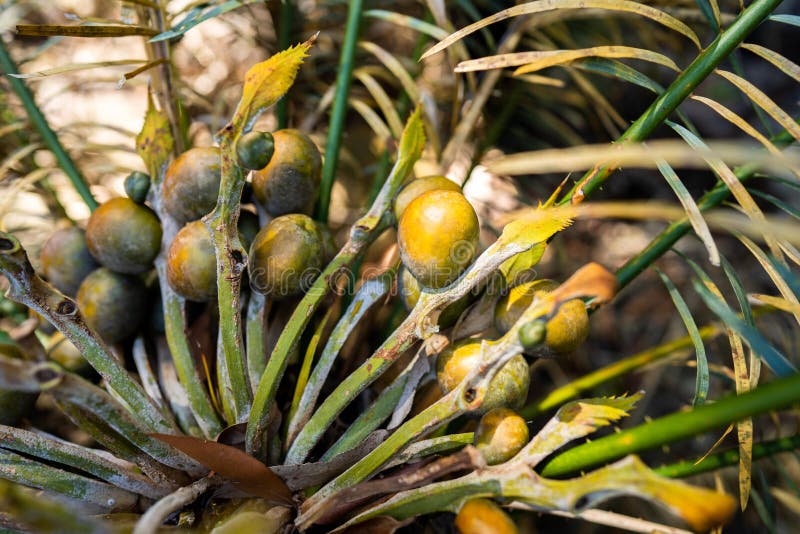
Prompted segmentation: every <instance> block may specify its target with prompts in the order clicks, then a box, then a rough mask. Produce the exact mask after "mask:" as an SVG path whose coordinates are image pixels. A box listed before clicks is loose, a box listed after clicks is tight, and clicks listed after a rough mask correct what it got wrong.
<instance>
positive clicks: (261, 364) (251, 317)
mask: <svg viewBox="0 0 800 534" xmlns="http://www.w3.org/2000/svg"><path fill="white" fill-rule="evenodd" d="M268 304H269V302H268V301H267V297H265V296H264V295H262V294H261V293H257V292H255V291H252V292H251V293H250V300H248V301H247V317H246V319H245V341H246V345H247V347H246V348H247V373H248V374H249V375H250V387H251V388H252V389H253V395H255V393H256V391H255V389H256V387H257V386H258V383H259V382H260V381H261V375H263V374H264V369H265V368H266V367H267V346H266V343H265V340H264V333H265V332H266V330H267V314H268V313H269V306H268Z"/></svg>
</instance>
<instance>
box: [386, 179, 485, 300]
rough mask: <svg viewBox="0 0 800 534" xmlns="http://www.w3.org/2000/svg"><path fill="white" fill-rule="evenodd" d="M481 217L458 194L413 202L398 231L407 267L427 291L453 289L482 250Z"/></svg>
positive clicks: (435, 194)
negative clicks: (479, 244) (480, 248)
mask: <svg viewBox="0 0 800 534" xmlns="http://www.w3.org/2000/svg"><path fill="white" fill-rule="evenodd" d="M479 230H480V225H479V223H478V216H477V215H476V214H475V210H474V209H473V208H472V205H471V204H470V203H469V201H467V199H466V198H465V197H464V195H462V194H461V193H458V192H456V191H445V190H438V191H428V192H426V193H423V194H421V195H420V196H418V197H417V198H415V199H414V200H412V201H411V203H409V205H408V206H407V207H406V209H405V211H404V212H403V216H402V218H401V219H400V223H399V224H398V227H397V244H398V246H399V248H400V257H401V259H402V260H403V264H404V265H405V266H406V267H407V268H408V270H409V271H411V274H412V275H414V278H416V279H417V281H418V282H419V283H420V284H422V285H423V286H425V287H430V288H434V289H438V288H441V287H444V286H446V285H449V284H450V283H452V282H453V281H454V280H455V279H456V278H458V276H459V275H460V274H461V273H462V272H463V271H464V269H466V267H467V266H468V265H469V264H470V263H472V260H473V258H474V257H475V253H476V252H477V249H478V232H479Z"/></svg>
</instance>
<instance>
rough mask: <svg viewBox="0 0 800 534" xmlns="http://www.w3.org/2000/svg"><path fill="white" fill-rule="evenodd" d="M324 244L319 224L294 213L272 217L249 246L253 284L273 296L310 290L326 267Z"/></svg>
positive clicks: (287, 295) (249, 265)
mask: <svg viewBox="0 0 800 534" xmlns="http://www.w3.org/2000/svg"><path fill="white" fill-rule="evenodd" d="M323 255H324V250H323V243H322V236H321V235H320V232H319V228H318V227H317V224H316V223H315V222H314V221H313V220H312V219H311V218H310V217H308V216H307V215H303V214H299V213H295V214H291V215H282V216H280V217H276V218H274V219H272V221H270V222H269V224H267V225H266V226H264V227H263V228H262V229H261V230H259V232H258V234H256V237H255V239H254V240H253V244H252V245H251V246H250V254H249V258H248V271H249V275H250V287H251V288H252V289H253V290H254V291H258V292H259V293H263V294H265V295H269V296H271V297H272V298H278V299H280V298H284V297H290V296H294V295H298V294H300V293H302V292H303V291H305V290H306V289H308V287H310V285H311V284H312V283H313V281H314V279H316V277H317V276H318V275H319V273H320V270H321V268H322V266H323Z"/></svg>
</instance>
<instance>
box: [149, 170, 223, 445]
mask: <svg viewBox="0 0 800 534" xmlns="http://www.w3.org/2000/svg"><path fill="white" fill-rule="evenodd" d="M153 170H154V171H156V172H155V174H153V176H152V177H151V179H152V181H153V184H152V187H151V188H150V196H149V200H150V202H151V204H152V205H153V209H154V210H155V212H156V214H157V215H158V217H159V219H160V220H161V226H162V228H163V232H162V242H161V250H160V251H159V254H158V256H157V257H156V260H155V266H156V273H157V274H158V285H159V288H160V290H161V305H162V307H163V310H164V333H165V335H166V338H167V346H168V347H169V352H170V355H171V356H172V362H173V363H174V365H175V371H176V372H177V374H178V380H179V381H180V385H181V386H183V388H184V390H185V391H186V396H187V397H188V399H189V407H190V408H191V410H192V413H193V414H194V417H195V419H196V421H197V424H198V425H199V426H200V428H201V429H202V431H203V434H204V435H205V437H207V438H213V437H215V436H216V435H217V434H219V433H220V432H221V431H222V422H221V421H220V418H219V416H218V415H217V412H216V410H215V409H214V406H213V405H212V404H211V399H210V397H209V394H208V390H207V389H206V387H205V385H204V384H203V381H202V379H201V378H200V374H199V373H198V370H197V367H196V365H195V360H194V356H193V355H192V349H191V347H190V346H189V339H188V334H187V327H186V314H185V307H186V301H185V299H184V298H183V297H181V296H180V295H178V294H177V293H176V292H175V290H174V289H172V286H171V285H170V284H169V281H168V280H167V251H168V250H169V246H170V243H172V240H173V239H174V238H175V235H176V234H177V233H178V230H179V229H180V225H179V224H178V222H177V221H176V220H175V219H174V218H173V217H172V215H171V214H170V213H169V211H168V210H167V209H166V207H165V206H164V201H163V190H164V172H165V168H164V167H161V168H160V169H155V168H154V169H153Z"/></svg>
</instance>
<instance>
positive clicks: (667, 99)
mask: <svg viewBox="0 0 800 534" xmlns="http://www.w3.org/2000/svg"><path fill="white" fill-rule="evenodd" d="M780 3H781V0H756V1H755V2H753V3H752V4H751V5H750V6H749V7H748V8H747V9H745V10H744V11H742V13H741V14H740V15H739V16H738V17H737V18H736V20H735V21H734V22H733V24H731V25H730V26H729V27H728V29H727V30H725V31H724V32H722V33H720V34H719V35H718V36H717V38H716V39H714V41H713V42H712V43H711V44H710V45H709V46H708V47H706V49H705V50H703V52H702V53H701V54H700V55H698V56H697V58H695V60H694V61H693V62H692V63H691V65H689V66H688V67H687V68H686V69H684V71H683V72H682V73H681V74H680V76H678V78H676V79H675V81H674V82H672V84H671V85H670V86H669V87H668V88H667V90H666V91H664V92H663V93H662V94H661V95H660V96H659V97H658V98H657V99H656V100H655V101H654V102H653V103H652V104H651V105H650V107H649V108H647V110H646V111H645V112H644V113H643V114H642V115H641V116H640V117H639V118H638V119H637V120H636V122H634V123H633V124H632V125H631V126H630V127H629V128H628V129H627V130H626V131H625V133H623V134H622V136H620V138H619V139H618V142H641V141H644V140H645V139H646V138H647V137H648V136H649V135H650V134H651V133H653V131H654V130H655V129H656V128H657V127H659V126H660V125H661V124H662V123H663V122H664V120H665V119H666V118H667V117H669V115H670V114H671V113H672V112H673V111H675V110H676V109H677V107H678V106H679V105H680V104H681V103H683V101H684V100H686V98H688V97H689V95H690V94H691V92H692V91H694V89H695V88H696V87H697V86H698V85H700V83H701V82H702V81H703V80H705V79H706V78H707V77H708V75H709V74H711V73H712V72H713V71H714V69H715V68H717V65H719V64H720V63H722V62H723V61H724V60H725V59H726V58H727V57H728V56H729V55H730V54H731V53H732V52H733V51H734V50H735V49H736V47H738V46H739V44H741V42H742V41H744V39H745V38H746V37H747V36H748V35H750V33H751V32H752V31H753V30H755V29H756V27H757V26H758V25H759V24H761V22H762V21H763V20H764V19H765V18H767V17H768V16H769V14H770V13H771V12H772V11H773V10H774V9H775V8H776V7H778V5H780ZM614 170H616V168H615V167H614V166H613V165H604V166H601V167H599V168H594V169H591V170H589V171H588V172H587V173H586V174H584V176H583V178H581V179H580V180H579V181H578V182H577V183H576V184H575V186H573V188H572V189H571V190H570V191H569V193H567V194H566V196H565V197H564V198H563V199H562V200H561V202H560V204H566V203H568V202H572V203H578V202H581V201H582V200H583V199H584V198H585V197H587V196H589V195H590V194H591V193H592V192H594V191H595V190H596V189H597V188H598V187H600V186H601V185H602V184H603V182H605V180H606V179H607V178H608V177H609V176H610V175H611V173H612V172H613V171H614Z"/></svg>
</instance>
